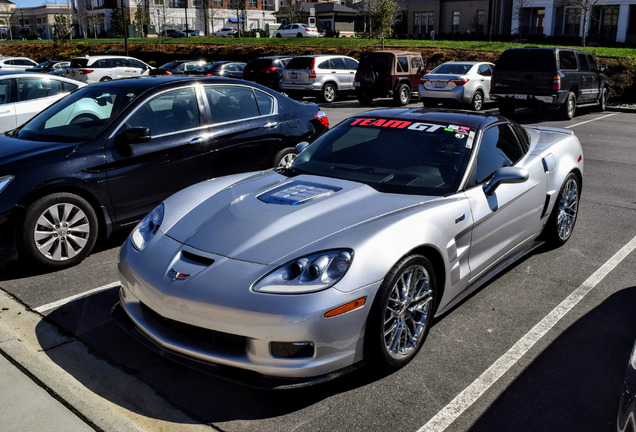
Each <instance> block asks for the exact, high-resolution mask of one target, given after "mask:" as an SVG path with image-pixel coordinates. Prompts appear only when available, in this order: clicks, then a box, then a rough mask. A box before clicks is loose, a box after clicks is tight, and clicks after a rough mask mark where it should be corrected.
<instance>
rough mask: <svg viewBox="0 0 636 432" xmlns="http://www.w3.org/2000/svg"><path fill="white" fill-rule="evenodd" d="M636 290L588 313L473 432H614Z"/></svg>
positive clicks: (635, 332)
mask: <svg viewBox="0 0 636 432" xmlns="http://www.w3.org/2000/svg"><path fill="white" fill-rule="evenodd" d="M634 305H636V287H630V288H625V289H623V290H621V291H618V292H617V293H615V294H613V295H611V296H610V297H609V298H607V299H606V300H605V301H603V302H602V303H601V304H600V305H599V306H597V307H595V308H594V309H592V310H591V311H590V312H588V313H586V314H585V315H584V316H582V317H581V318H580V319H578V320H577V321H576V322H574V323H573V324H572V325H571V326H569V327H568V328H567V329H566V330H565V331H564V332H563V333H562V334H561V335H560V336H559V337H558V338H556V339H555V340H554V341H553V342H552V343H550V345H549V346H548V347H547V348H545V349H544V350H543V351H542V352H541V354H540V355H539V356H538V357H537V358H536V359H534V360H533V361H532V363H531V364H530V365H529V366H528V367H527V368H526V369H525V370H524V371H523V372H522V373H521V374H520V375H519V376H518V377H517V378H516V379H515V380H514V381H513V382H512V383H511V384H510V385H509V386H508V387H507V388H506V389H505V391H504V392H503V393H502V394H501V395H500V396H499V397H498V398H497V399H496V400H495V401H494V402H493V403H492V404H491V405H490V406H489V407H488V409H487V411H486V412H485V414H483V415H482V416H481V417H480V418H479V419H478V420H477V421H476V422H475V423H474V424H473V426H472V428H471V429H470V430H471V431H473V432H477V431H506V430H514V431H517V432H519V431H521V432H523V431H528V432H530V431H532V432H534V431H566V430H570V431H579V432H582V431H590V432H592V431H593V432H598V431H610V430H614V431H615V430H616V426H615V421H616V414H617V412H618V403H619V399H620V394H621V384H622V380H623V377H624V376H625V370H626V369H627V362H628V359H629V355H630V352H631V349H632V347H633V344H634V339H636V313H634Z"/></svg>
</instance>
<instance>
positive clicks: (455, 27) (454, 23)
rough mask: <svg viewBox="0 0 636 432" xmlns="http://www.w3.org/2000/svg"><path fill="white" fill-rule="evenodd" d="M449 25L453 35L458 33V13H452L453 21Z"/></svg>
mask: <svg viewBox="0 0 636 432" xmlns="http://www.w3.org/2000/svg"><path fill="white" fill-rule="evenodd" d="M451 23H452V31H453V33H459V11H453V19H452V22H451Z"/></svg>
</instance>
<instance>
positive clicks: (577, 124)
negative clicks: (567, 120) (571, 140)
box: [563, 112, 618, 129]
mask: <svg viewBox="0 0 636 432" xmlns="http://www.w3.org/2000/svg"><path fill="white" fill-rule="evenodd" d="M616 114H618V113H616V112H615V113H611V114H607V115H604V116H603V117H597V118H594V119H592V120H585V121H584V122H581V123H576V124H573V125H570V126H566V127H564V128H563V129H572V128H573V127H577V126H581V125H582V124H585V123H590V122H593V121H596V120H602V119H604V118H607V117H611V116H613V115H616Z"/></svg>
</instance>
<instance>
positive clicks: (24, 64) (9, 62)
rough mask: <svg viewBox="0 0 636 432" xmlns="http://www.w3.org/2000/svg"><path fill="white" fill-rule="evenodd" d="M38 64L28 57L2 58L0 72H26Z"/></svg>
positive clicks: (0, 59)
mask: <svg viewBox="0 0 636 432" xmlns="http://www.w3.org/2000/svg"><path fill="white" fill-rule="evenodd" d="M37 65H38V64H37V63H36V62H34V61H33V60H31V59H30V58H27V57H0V71H9V72H17V71H25V70H27V69H31V68H33V67H36V66H37Z"/></svg>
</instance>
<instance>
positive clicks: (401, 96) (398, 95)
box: [393, 84, 411, 106]
mask: <svg viewBox="0 0 636 432" xmlns="http://www.w3.org/2000/svg"><path fill="white" fill-rule="evenodd" d="M393 100H394V101H395V104H396V105H398V106H406V105H408V104H409V102H410V101H411V88H410V87H409V86H408V85H406V84H400V85H399V86H398V89H397V92H395V95H394V96H393Z"/></svg>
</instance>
